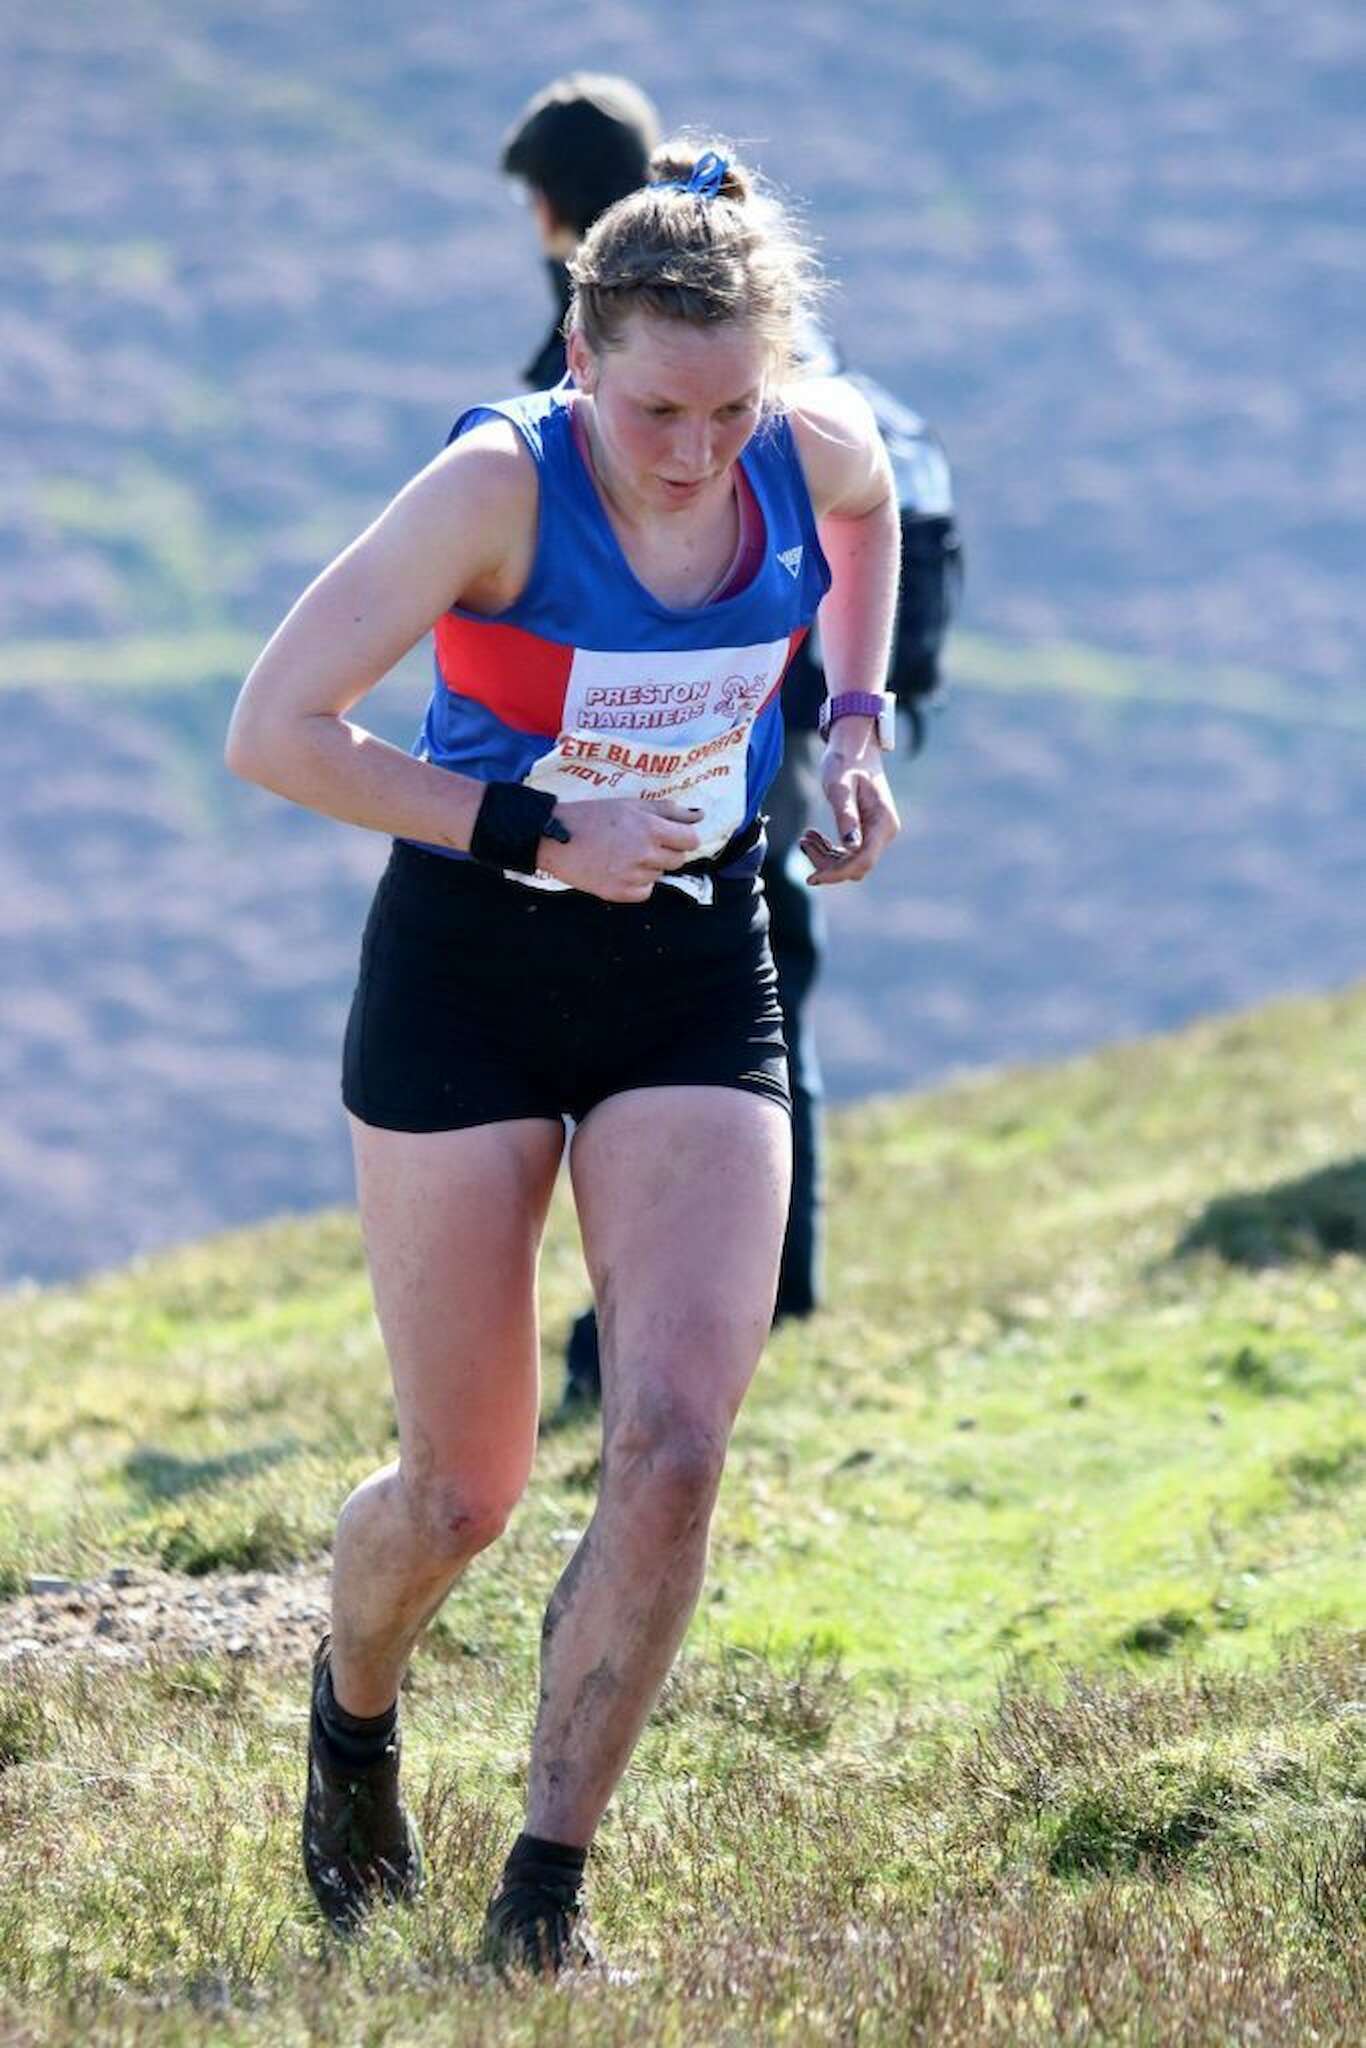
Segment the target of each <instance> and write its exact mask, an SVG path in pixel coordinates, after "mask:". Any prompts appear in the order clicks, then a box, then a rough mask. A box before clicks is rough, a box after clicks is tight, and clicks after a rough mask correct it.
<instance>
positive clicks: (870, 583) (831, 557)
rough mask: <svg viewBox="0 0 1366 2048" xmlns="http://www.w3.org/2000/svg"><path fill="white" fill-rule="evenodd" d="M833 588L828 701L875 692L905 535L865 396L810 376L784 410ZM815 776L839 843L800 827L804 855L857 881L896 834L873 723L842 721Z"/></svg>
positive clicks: (816, 880) (823, 870) (826, 610)
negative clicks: (853, 692)
mask: <svg viewBox="0 0 1366 2048" xmlns="http://www.w3.org/2000/svg"><path fill="white" fill-rule="evenodd" d="M789 412H790V417H791V420H792V430H793V433H794V435H795V437H796V442H797V448H798V452H799V453H800V455H801V459H802V468H803V470H804V472H805V474H806V483H807V489H808V490H809V491H810V493H811V503H812V507H813V509H814V511H815V514H816V524H817V528H818V530H819V533H820V538H821V547H822V548H823V549H824V551H825V558H826V560H827V561H828V562H829V564H830V575H831V584H830V589H829V591H828V593H827V594H826V598H825V602H824V603H823V604H822V606H821V611H820V627H821V654H822V658H823V661H824V665H825V679H826V689H827V691H828V693H829V695H830V696H831V697H837V696H841V695H843V694H844V693H845V692H846V691H851V690H857V691H871V692H873V693H874V694H880V693H881V692H882V690H883V689H884V688H885V685H886V677H887V664H888V660H889V657H890V654H891V644H892V628H893V625H894V622H895V618H896V592H897V576H898V572H899V568H900V561H901V529H900V525H899V522H898V518H897V502H896V487H895V484H894V482H893V479H892V470H891V464H890V463H889V462H888V460H887V451H886V449H885V448H884V447H883V445H882V437H881V435H880V434H879V433H878V430H877V426H876V423H875V421H874V419H873V415H872V410H871V408H870V407H869V405H868V402H867V400H866V399H865V398H864V397H863V396H862V394H861V393H860V392H858V391H855V390H854V389H853V388H852V386H850V385H848V384H845V383H843V382H842V381H841V380H840V379H838V378H833V377H826V378H813V379H812V380H811V381H810V382H809V383H806V384H803V385H801V386H800V387H799V388H798V389H797V391H796V392H795V393H794V394H793V397H792V401H791V403H790V407H789ZM821 781H822V784H823V786H824V789H825V794H826V796H827V798H828V799H829V802H830V807H831V810H832V812H833V814H834V820H835V833H836V843H835V844H832V843H831V841H830V840H828V839H827V838H826V837H825V835H824V834H823V833H820V832H808V833H807V834H805V835H804V836H803V839H802V850H803V852H804V853H805V854H806V856H807V858H808V859H809V860H810V861H811V862H812V865H813V868H814V872H813V874H812V875H811V876H810V878H809V879H810V881H811V882H812V884H813V885H818V884H820V883H823V882H858V881H862V879H863V877H864V876H865V875H866V874H868V873H869V872H870V870H871V869H872V868H873V867H874V866H875V865H876V863H877V861H878V860H879V859H880V858H881V856H882V855H883V854H884V853H885V852H886V850H887V848H888V847H889V846H890V845H891V843H892V841H893V839H895V837H896V835H897V833H898V832H899V831H900V829H901V821H900V819H899V818H898V817H897V812H896V805H895V803H894V802H893V801H892V793H891V790H890V788H889V787H888V784H887V776H886V770H885V765H884V761H883V754H882V749H881V747H880V746H879V744H878V736H877V721H876V720H875V719H872V718H866V717H862V716H848V717H843V718H838V719H836V720H835V722H834V724H833V725H832V726H831V728H830V739H829V743H828V745H827V747H826V750H825V760H824V763H823V766H822V770H821Z"/></svg>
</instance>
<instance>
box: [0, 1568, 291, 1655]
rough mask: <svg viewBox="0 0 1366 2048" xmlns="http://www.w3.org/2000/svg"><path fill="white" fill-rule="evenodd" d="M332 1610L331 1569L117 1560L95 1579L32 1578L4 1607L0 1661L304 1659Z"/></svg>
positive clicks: (0, 1619) (0, 1611)
mask: <svg viewBox="0 0 1366 2048" xmlns="http://www.w3.org/2000/svg"><path fill="white" fill-rule="evenodd" d="M327 1614H328V1571H327V1568H326V1567H325V1566H320V1565H306V1566H303V1567H300V1568H298V1569H296V1570H293V1571H288V1572H260V1571H258V1572H215V1573H213V1574H212V1575H211V1576H208V1577H205V1578H195V1579H192V1578H186V1577H184V1576H183V1575H180V1574H177V1573H175V1572H163V1571H155V1570H152V1569H150V1568H148V1569H143V1568H142V1567H140V1566H134V1565H116V1566H114V1567H113V1568H112V1569H111V1570H110V1571H107V1572H105V1573H104V1574H103V1575H102V1576H101V1577H99V1578H96V1579H83V1580H76V1579H63V1578H32V1579H30V1580H29V1590H28V1591H27V1592H26V1593H21V1594H20V1595H19V1596H18V1597H17V1598H15V1599H13V1600H10V1601H7V1602H6V1603H5V1604H4V1605H3V1606H0V1670H5V1669H12V1668H13V1667H14V1666H16V1665H22V1664H26V1663H30V1662H33V1663H41V1664H47V1665H53V1664H74V1663H84V1664H95V1665H129V1664H144V1663H147V1662H148V1661H150V1660H153V1659H157V1660H165V1659H167V1658H181V1657H198V1656H210V1655H217V1656H228V1657H241V1658H251V1659H256V1660H259V1661H261V1662H263V1663H270V1664H273V1665H289V1664H306V1663H307V1662H308V1659H309V1657H310V1656H311V1655H312V1652H313V1648H314V1645H315V1644H316V1642H317V1640H318V1635H319V1632H320V1630H321V1629H323V1628H324V1627H325V1626H326V1623H327Z"/></svg>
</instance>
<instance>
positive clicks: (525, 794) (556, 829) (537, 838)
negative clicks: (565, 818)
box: [470, 782, 569, 875]
mask: <svg viewBox="0 0 1366 2048" xmlns="http://www.w3.org/2000/svg"><path fill="white" fill-rule="evenodd" d="M555 801H556V800H555V798H554V797H553V796H551V794H550V792H549V791H548V790H544V789H528V788H527V786H526V784H525V783H524V782H489V783H486V784H485V786H484V795H483V800H482V802H481V803H480V805H479V811H478V814H477V816H476V817H475V820H474V830H473V832H472V833H471V834H470V853H471V855H472V856H473V858H474V859H475V860H477V861H481V862H482V863H483V864H484V866H485V867H490V868H511V869H512V870H513V872H514V873H515V874H519V875H534V874H535V872H536V869H537V867H538V866H539V864H540V863H539V861H538V860H537V853H538V850H539V848H540V844H541V841H542V840H543V839H558V840H559V841H560V842H561V843H562V844H566V845H567V844H568V841H569V832H568V830H567V828H566V827H565V826H564V825H563V824H562V823H561V821H560V820H559V819H558V818H556V817H554V816H553V815H552V813H553V812H554V809H555Z"/></svg>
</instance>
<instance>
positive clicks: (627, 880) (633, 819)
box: [537, 796, 702, 903]
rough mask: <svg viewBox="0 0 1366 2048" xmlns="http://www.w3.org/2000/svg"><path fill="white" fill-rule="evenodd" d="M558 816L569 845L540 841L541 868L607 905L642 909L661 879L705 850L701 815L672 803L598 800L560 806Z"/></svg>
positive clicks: (628, 798) (625, 798) (666, 800)
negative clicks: (699, 832)
mask: <svg viewBox="0 0 1366 2048" xmlns="http://www.w3.org/2000/svg"><path fill="white" fill-rule="evenodd" d="M555 816H556V817H557V818H558V819H559V820H560V822H561V823H562V824H563V826H564V827H565V830H566V831H567V832H568V833H569V835H570V836H569V840H568V843H566V842H564V841H563V840H557V839H542V841H541V845H540V851H539V854H538V856H537V857H538V859H539V861H540V864H541V867H542V868H543V869H544V871H545V873H546V874H548V875H553V876H554V877H555V879H556V881H557V882H567V883H568V884H569V886H570V888H571V889H583V890H585V891H586V892H587V894H588V895H590V896H601V897H603V898H604V899H605V901H607V902H608V903H644V902H645V901H646V900H647V899H648V897H649V895H650V893H651V891H652V890H653V888H654V886H655V883H656V882H657V881H658V880H659V878H660V876H661V875H669V874H673V873H675V872H676V870H677V869H679V868H682V867H686V866H687V864H688V862H689V861H690V860H694V859H696V857H697V849H698V847H699V845H700V844H701V841H700V839H699V838H698V835H697V832H696V829H695V828H696V825H697V823H698V821H699V820H700V818H701V816H702V813H701V811H699V810H698V809H697V808H696V806H695V805H691V804H677V803H674V802H673V801H672V800H671V799H670V798H668V797H659V798H657V799H655V800H654V801H652V802H647V801H646V800H645V799H644V798H641V797H634V796H622V797H594V798H592V799H591V800H588V801H583V802H579V803H568V804H563V803H562V804H556V806H555Z"/></svg>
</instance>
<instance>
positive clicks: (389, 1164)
mask: <svg viewBox="0 0 1366 2048" xmlns="http://www.w3.org/2000/svg"><path fill="white" fill-rule="evenodd" d="M351 1137H352V1145H353V1148H354V1151H355V1157H356V1181H357V1191H358V1197H359V1202H360V1214H361V1227H362V1230H363V1232H364V1237H365V1249H366V1256H367V1258H368V1259H369V1262H370V1276H371V1281H372V1284H373V1287H374V1294H375V1308H376V1312H377V1314H378V1316H379V1324H380V1330H381V1332H382V1334H383V1337H384V1343H385V1348H386V1350H387V1351H388V1354H389V1363H390V1367H391V1370H392V1373H393V1383H394V1399H395V1403H396V1406H397V1411H398V1434H399V1455H400V1461H401V1463H402V1466H403V1468H404V1470H405V1472H406V1473H408V1474H409V1475H410V1476H411V1477H413V1478H415V1479H417V1480H424V1479H430V1478H432V1477H433V1476H438V1477H442V1478H459V1477H461V1476H464V1475H468V1476H470V1477H472V1478H477V1479H478V1480H479V1481H480V1482H481V1484H483V1483H485V1482H487V1483H488V1485H489V1486H490V1487H491V1488H496V1489H497V1490H498V1491H499V1492H500V1493H503V1494H505V1495H506V1496H507V1497H508V1498H509V1499H511V1498H515V1496H516V1494H517V1493H519V1492H520V1490H521V1488H522V1486H523V1485H524V1484H525V1481H526V1475H527V1473H528V1472H529V1470H530V1467H531V1460H532V1456H533V1454H534V1450H535V1442H536V1418H537V1407H538V1393H539V1359H538V1346H537V1320H536V1263H537V1256H538V1252H539V1248H540V1241H541V1232H542V1229H543V1227H544V1224H545V1214H546V1208H547V1206H548V1204H549V1201H550V1194H551V1190H552V1188H553V1187H554V1184H555V1174H556V1170H557V1168H558V1166H559V1161H560V1155H561V1152H562V1150H563V1147H564V1130H563V1126H562V1125H560V1124H557V1123H552V1122H550V1121H549V1120H548V1119H547V1120H540V1119H529V1118H528V1119H519V1120H516V1121H510V1122H506V1123H495V1124H481V1125H478V1126H476V1127H475V1128H473V1129H470V1130H459V1131H430V1132H426V1131H424V1132H412V1131H389V1130H380V1129H377V1128H375V1127H374V1126H372V1125H369V1124H364V1123H361V1122H360V1121H359V1119H358V1118H356V1117H352V1118H351Z"/></svg>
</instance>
